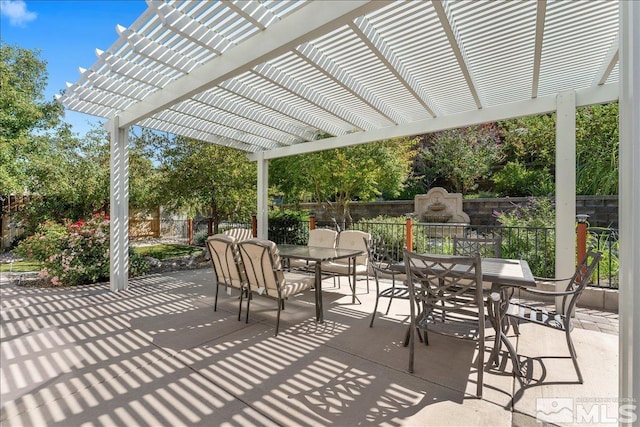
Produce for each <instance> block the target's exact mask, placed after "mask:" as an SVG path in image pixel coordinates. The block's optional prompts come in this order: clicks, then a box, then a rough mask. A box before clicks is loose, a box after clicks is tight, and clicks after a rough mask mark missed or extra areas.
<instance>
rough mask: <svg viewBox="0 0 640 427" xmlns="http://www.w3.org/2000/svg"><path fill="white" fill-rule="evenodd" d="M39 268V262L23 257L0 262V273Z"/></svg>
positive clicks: (40, 266)
mask: <svg viewBox="0 0 640 427" xmlns="http://www.w3.org/2000/svg"><path fill="white" fill-rule="evenodd" d="M41 268H42V263H41V262H39V261H33V260H26V259H23V260H20V261H15V262H12V263H9V262H4V263H2V264H0V273H9V272H13V273H26V272H30V271H39V270H40V269H41Z"/></svg>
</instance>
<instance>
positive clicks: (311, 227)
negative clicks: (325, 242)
mask: <svg viewBox="0 0 640 427" xmlns="http://www.w3.org/2000/svg"><path fill="white" fill-rule="evenodd" d="M315 229H316V215H315V214H311V215H309V230H315Z"/></svg>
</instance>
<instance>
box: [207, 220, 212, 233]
mask: <svg viewBox="0 0 640 427" xmlns="http://www.w3.org/2000/svg"><path fill="white" fill-rule="evenodd" d="M207 236H213V218H207Z"/></svg>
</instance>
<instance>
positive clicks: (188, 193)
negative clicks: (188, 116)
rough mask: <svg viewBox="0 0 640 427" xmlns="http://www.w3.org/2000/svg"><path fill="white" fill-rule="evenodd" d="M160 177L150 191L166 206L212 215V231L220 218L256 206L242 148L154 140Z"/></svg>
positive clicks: (242, 216)
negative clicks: (239, 149) (152, 190)
mask: <svg viewBox="0 0 640 427" xmlns="http://www.w3.org/2000/svg"><path fill="white" fill-rule="evenodd" d="M155 144H156V148H157V149H158V151H157V152H158V158H157V160H158V161H159V162H160V174H161V175H160V177H159V179H158V180H157V181H156V183H155V186H154V191H155V192H156V194H157V195H158V199H157V201H158V202H159V203H160V204H161V205H162V206H164V207H166V208H167V209H169V210H174V211H177V212H186V213H187V214H188V216H189V217H194V216H195V215H196V214H198V213H200V214H203V215H204V216H206V217H210V218H212V219H213V232H214V233H218V226H219V224H220V223H221V222H222V221H223V220H225V221H239V220H240V221H242V220H246V218H249V217H250V216H251V214H252V213H253V212H254V210H255V206H256V197H257V193H256V180H257V171H256V165H255V163H253V162H250V161H249V160H248V159H247V157H246V155H245V153H242V152H240V151H238V150H236V149H233V148H229V147H223V146H220V145H216V144H205V143H203V142H202V141H196V140H193V139H189V138H183V137H177V138H169V137H165V138H159V139H157V140H156V141H155Z"/></svg>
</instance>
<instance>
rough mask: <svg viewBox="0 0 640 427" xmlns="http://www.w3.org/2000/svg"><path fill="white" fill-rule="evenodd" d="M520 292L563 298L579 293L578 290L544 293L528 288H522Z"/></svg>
mask: <svg viewBox="0 0 640 427" xmlns="http://www.w3.org/2000/svg"><path fill="white" fill-rule="evenodd" d="M520 290H521V291H523V292H527V293H530V294H534V295H542V296H552V297H561V296H565V295H573V294H575V293H576V292H577V291H578V290H577V289H576V290H573V291H543V290H540V289H528V288H522V289H520Z"/></svg>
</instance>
